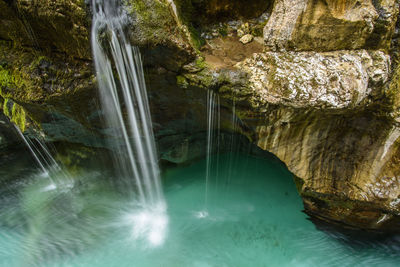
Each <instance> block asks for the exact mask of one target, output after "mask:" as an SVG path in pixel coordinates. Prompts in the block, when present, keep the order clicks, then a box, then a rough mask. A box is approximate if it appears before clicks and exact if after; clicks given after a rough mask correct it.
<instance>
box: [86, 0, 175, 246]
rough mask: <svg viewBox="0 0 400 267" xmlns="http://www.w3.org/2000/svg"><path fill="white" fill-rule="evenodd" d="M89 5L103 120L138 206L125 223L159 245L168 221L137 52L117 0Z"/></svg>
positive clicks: (94, 0)
mask: <svg viewBox="0 0 400 267" xmlns="http://www.w3.org/2000/svg"><path fill="white" fill-rule="evenodd" d="M92 8H93V26H92V49H93V58H94V62H95V68H96V76H97V80H98V85H99V90H100V95H101V102H102V107H103V112H104V116H105V121H106V124H107V126H108V127H109V129H110V131H111V135H112V136H113V137H114V138H116V140H118V141H117V142H116V143H114V144H113V146H114V147H115V146H116V147H117V148H118V152H116V153H115V158H116V164H117V169H118V170H119V172H120V173H121V176H122V177H121V178H122V180H123V181H124V185H123V187H124V188H127V189H128V191H129V192H134V193H135V205H136V206H139V207H140V208H141V211H140V212H135V213H134V214H129V215H128V216H127V217H126V219H127V223H131V224H133V225H134V229H133V236H134V237H135V238H146V239H147V241H149V242H150V243H151V244H155V245H158V244H159V243H161V242H162V240H163V239H164V235H165V228H166V225H167V222H168V220H167V217H166V215H165V212H166V204H165V200H164V196H163V193H162V188H161V182H160V171H159V167H158V164H157V156H156V155H157V153H156V147H155V141H154V135H153V132H152V123H151V117H150V108H149V104H148V99H147V92H146V85H145V80H144V74H143V66H142V62H141V58H140V52H139V49H138V48H136V47H132V46H131V45H130V43H129V40H128V38H127V36H126V34H125V30H126V26H127V25H128V19H127V16H126V14H125V13H124V10H123V8H122V7H121V2H120V1H111V0H108V1H107V0H93V2H92ZM114 68H115V69H114ZM115 72H116V74H117V75H114V73H115ZM119 91H121V94H119ZM123 108H125V109H123ZM124 110H126V112H124Z"/></svg>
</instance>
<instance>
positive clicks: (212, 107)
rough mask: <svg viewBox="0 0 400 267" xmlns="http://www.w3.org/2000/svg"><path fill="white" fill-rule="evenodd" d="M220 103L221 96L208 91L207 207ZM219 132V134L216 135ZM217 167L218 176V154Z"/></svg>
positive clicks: (217, 145) (218, 127) (217, 138)
mask: <svg viewBox="0 0 400 267" xmlns="http://www.w3.org/2000/svg"><path fill="white" fill-rule="evenodd" d="M220 114H221V111H220V103H219V95H217V94H216V93H215V92H214V91H212V90H208V91H207V154H206V184H205V186H206V189H205V202H206V205H207V201H208V197H209V196H208V195H209V187H210V186H209V183H210V177H211V170H212V165H213V164H212V163H213V150H214V148H215V143H217V144H216V147H217V149H218V147H219V129H220V123H221V122H220ZM215 130H217V133H215ZM215 163H216V167H217V172H216V173H217V174H218V154H217V159H216V162H215ZM215 178H216V185H217V184H218V177H217V176H216V177H215Z"/></svg>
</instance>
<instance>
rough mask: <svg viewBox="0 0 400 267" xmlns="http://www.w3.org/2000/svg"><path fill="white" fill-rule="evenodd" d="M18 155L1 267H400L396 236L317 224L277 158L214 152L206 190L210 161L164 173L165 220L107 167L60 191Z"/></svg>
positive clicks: (4, 209)
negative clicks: (362, 234)
mask: <svg viewBox="0 0 400 267" xmlns="http://www.w3.org/2000/svg"><path fill="white" fill-rule="evenodd" d="M28 156H29V155H28ZM17 159H18V160H13V161H12V162H14V163H15V164H9V166H13V168H11V169H10V168H9V169H8V170H7V171H4V168H2V170H1V173H0V174H1V175H2V180H10V177H11V176H12V181H13V182H10V181H8V182H7V183H5V182H3V183H2V185H1V188H0V191H1V192H0V193H1V195H0V200H1V202H0V265H1V266H10V267H13V266H96V267H103V266H104V267H109V266H139V267H141V266H171V267H177V266H218V267H220V266H376V265H379V266H399V262H400V261H399V258H400V257H399V256H400V246H399V239H398V238H396V237H393V238H392V239H391V240H385V241H379V242H378V241H375V242H371V241H368V242H367V241H357V240H350V241H349V240H348V239H347V238H346V237H344V236H341V235H338V234H334V233H327V232H322V231H319V230H317V229H316V227H315V226H314V225H313V224H312V223H311V222H310V221H309V220H308V219H307V216H306V215H305V214H304V213H303V212H302V208H303V206H302V202H301V199H300V197H299V196H298V193H297V192H296V188H295V185H294V183H293V180H292V176H291V174H290V173H289V172H288V171H287V169H286V168H285V166H284V165H282V164H281V163H280V162H279V161H277V160H276V159H273V158H272V157H271V158H268V159H261V158H256V157H253V156H249V155H243V154H233V153H231V154H222V155H219V156H218V157H217V156H215V157H213V159H212V163H213V164H212V169H211V171H210V178H209V181H208V183H207V186H206V183H205V166H206V161H205V160H202V161H198V162H194V163H193V164H190V165H187V166H181V167H174V168H169V169H167V170H166V171H165V172H164V174H163V177H162V178H163V182H164V193H165V196H166V200H167V204H168V211H167V215H168V216H165V214H162V213H158V212H157V210H150V211H148V210H145V209H143V208H141V207H138V206H137V205H135V203H134V202H133V201H131V199H132V198H131V196H129V194H122V193H120V192H119V191H118V190H116V189H115V187H114V186H113V183H111V182H110V180H113V179H116V178H115V177H114V178H112V177H111V176H110V174H109V173H107V172H106V171H101V172H100V171H85V172H81V173H80V174H79V176H77V177H75V178H74V179H75V182H74V183H73V185H70V184H67V183H66V184H64V185H58V186H56V187H54V186H52V183H51V181H50V179H49V177H47V176H46V175H45V174H41V173H40V172H38V171H36V169H35V168H34V167H33V166H34V162H31V161H30V160H29V159H25V158H24V157H17ZM217 162H218V164H217ZM53 175H56V174H53ZM8 176H10V177H8ZM62 177H63V176H61V178H60V177H56V178H58V179H56V180H57V181H59V180H60V179H62ZM206 187H207V188H206ZM206 189H207V190H206ZM206 192H207V196H206Z"/></svg>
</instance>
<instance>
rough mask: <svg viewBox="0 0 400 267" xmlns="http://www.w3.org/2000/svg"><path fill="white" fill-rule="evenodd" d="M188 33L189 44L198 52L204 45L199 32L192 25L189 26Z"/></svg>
mask: <svg viewBox="0 0 400 267" xmlns="http://www.w3.org/2000/svg"><path fill="white" fill-rule="evenodd" d="M188 29H189V33H190V44H191V45H192V46H193V47H194V48H195V49H197V50H200V48H201V47H202V46H203V45H205V43H206V42H205V40H204V39H203V38H201V36H200V34H199V32H198V31H197V30H196V28H195V27H193V25H192V24H189V26H188Z"/></svg>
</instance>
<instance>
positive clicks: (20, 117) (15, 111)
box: [3, 98, 26, 132]
mask: <svg viewBox="0 0 400 267" xmlns="http://www.w3.org/2000/svg"><path fill="white" fill-rule="evenodd" d="M10 106H11V108H10ZM3 113H4V115H6V116H7V117H8V118H9V119H10V121H11V122H13V123H15V125H17V126H18V127H19V128H20V129H21V131H22V132H24V131H25V126H26V113H25V110H24V108H23V107H21V106H20V105H18V104H17V103H14V102H13V101H11V100H10V99H8V98H6V99H4V102H3Z"/></svg>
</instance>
